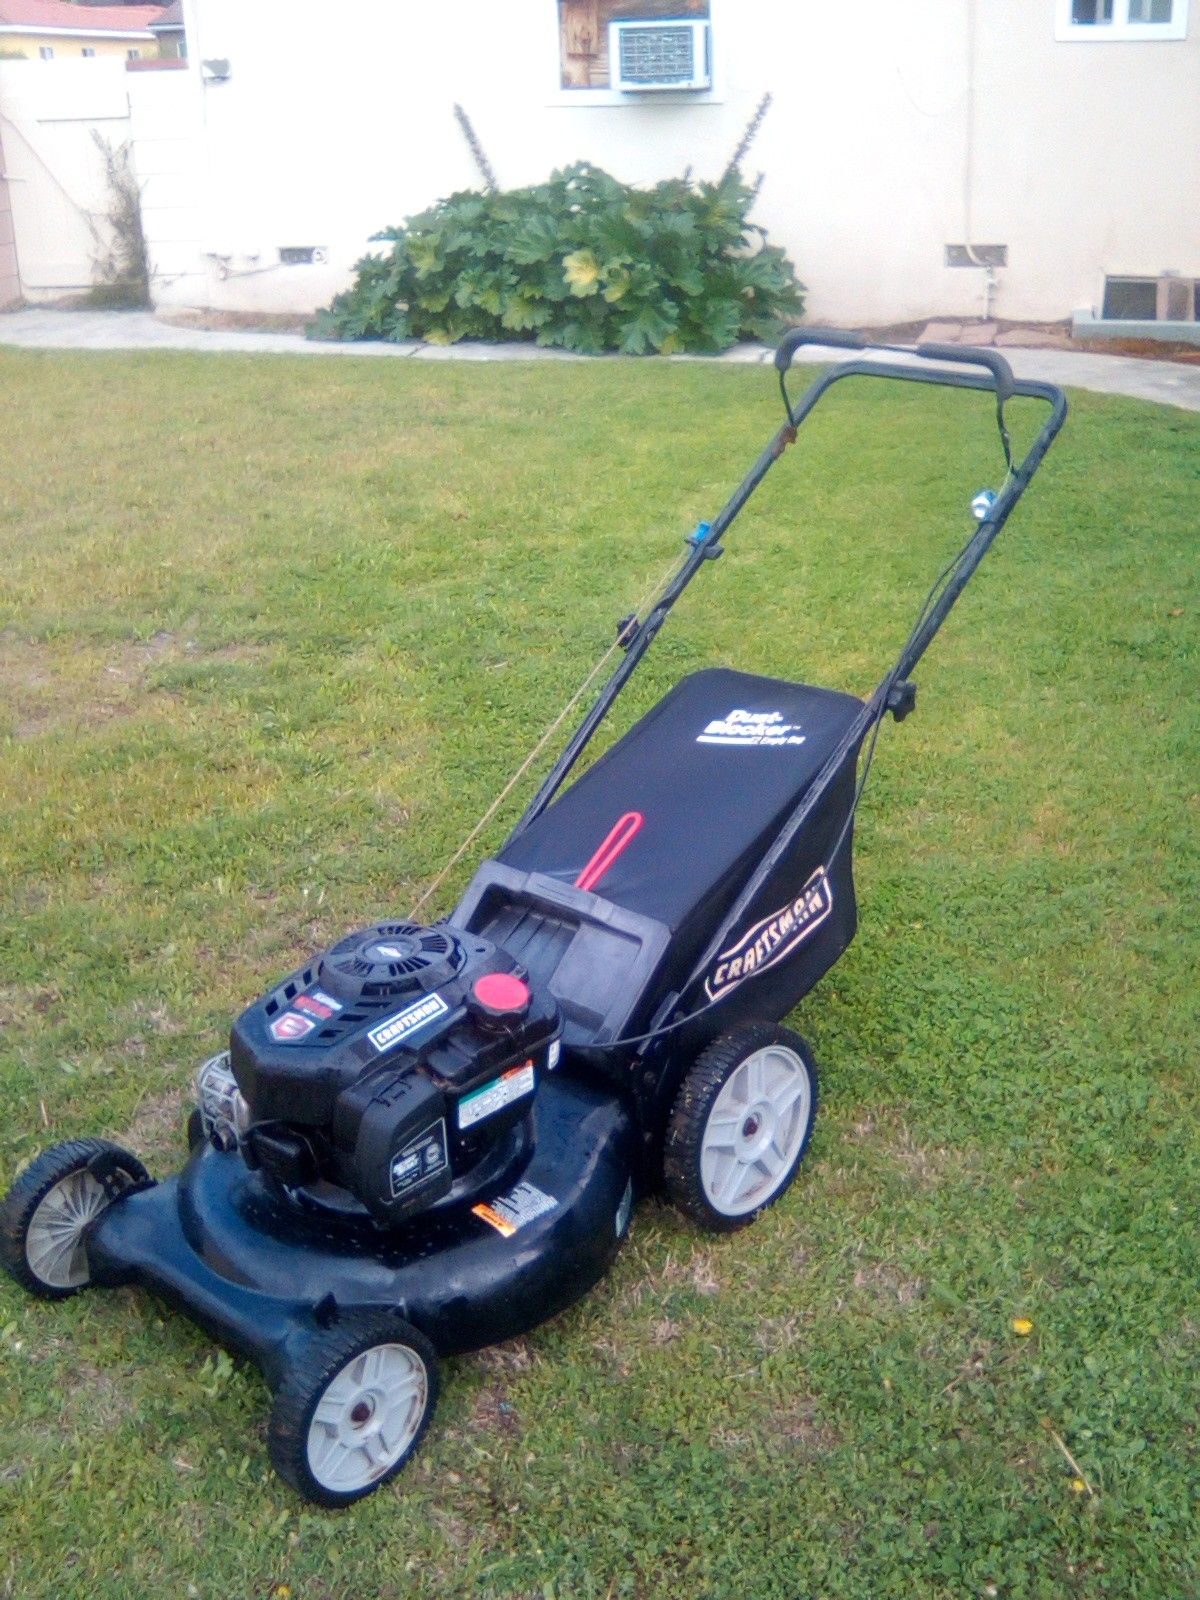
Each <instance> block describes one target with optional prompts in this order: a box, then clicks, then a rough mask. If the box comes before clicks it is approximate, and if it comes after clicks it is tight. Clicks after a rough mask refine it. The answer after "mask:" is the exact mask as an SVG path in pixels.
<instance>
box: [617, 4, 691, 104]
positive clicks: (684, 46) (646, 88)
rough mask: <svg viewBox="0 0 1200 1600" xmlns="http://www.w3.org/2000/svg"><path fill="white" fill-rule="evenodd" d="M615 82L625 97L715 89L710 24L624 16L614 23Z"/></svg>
mask: <svg viewBox="0 0 1200 1600" xmlns="http://www.w3.org/2000/svg"><path fill="white" fill-rule="evenodd" d="M608 61H609V79H610V82H611V84H612V87H613V88H614V89H619V90H620V91H621V92H622V93H624V94H648V93H654V92H661V91H662V90H664V89H691V90H695V89H708V88H711V87H712V60H711V45H710V42H709V31H708V22H707V20H705V19H699V20H698V19H697V18H695V17H680V18H677V19H672V18H669V17H668V18H665V19H664V18H662V17H645V18H642V17H639V18H636V19H631V18H622V19H621V20H620V21H617V22H610V23H609V25H608Z"/></svg>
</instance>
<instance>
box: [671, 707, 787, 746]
mask: <svg viewBox="0 0 1200 1600" xmlns="http://www.w3.org/2000/svg"><path fill="white" fill-rule="evenodd" d="M804 739H805V735H804V734H802V733H801V732H800V724H799V723H798V722H786V721H785V720H784V716H783V712H782V711H741V710H737V709H735V710H733V711H727V712H726V713H725V715H724V716H723V717H716V718H714V720H713V721H712V722H710V723H708V724H707V725H706V727H705V729H704V732H703V733H698V734H697V735H696V743H697V744H732V745H752V746H759V745H774V746H775V747H777V748H778V747H779V746H780V745H789V744H792V745H795V744H803V743H804Z"/></svg>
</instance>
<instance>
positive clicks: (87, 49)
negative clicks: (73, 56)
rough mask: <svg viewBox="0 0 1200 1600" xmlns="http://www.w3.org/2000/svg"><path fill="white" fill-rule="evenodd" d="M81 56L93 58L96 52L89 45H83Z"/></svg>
mask: <svg viewBox="0 0 1200 1600" xmlns="http://www.w3.org/2000/svg"><path fill="white" fill-rule="evenodd" d="M82 54H83V55H85V56H94V55H95V54H96V52H95V51H94V50H93V49H92V47H91V45H90V44H85V45H84V47H83V51H82Z"/></svg>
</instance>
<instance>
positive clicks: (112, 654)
mask: <svg viewBox="0 0 1200 1600" xmlns="http://www.w3.org/2000/svg"><path fill="white" fill-rule="evenodd" d="M88 653H89V652H88V650H87V648H86V647H83V648H74V649H73V648H72V646H71V644H70V643H69V642H58V643H55V644H54V645H49V644H46V643H44V642H43V641H41V640H35V639H22V638H19V637H18V636H17V635H16V634H14V633H13V632H11V630H8V631H5V632H3V633H0V707H3V708H6V709H7V710H8V711H9V714H10V717H11V725H12V729H13V732H14V733H15V735H16V737H17V738H18V739H35V738H39V737H41V736H42V735H44V734H47V733H52V732H55V731H57V730H59V729H64V728H66V729H78V728H97V727H103V726H104V725H105V724H106V723H108V722H112V721H115V720H117V719H119V718H123V717H130V716H133V715H135V714H136V713H137V712H138V711H140V710H143V709H144V708H145V705H146V701H147V697H148V696H149V695H150V694H152V693H153V694H156V695H157V694H159V693H160V692H163V691H160V690H159V689H158V688H157V687H156V686H154V685H153V684H152V682H151V675H152V673H153V672H154V670H155V669H156V668H158V667H161V666H165V665H173V664H175V663H178V662H182V661H197V662H244V661H256V660H261V659H262V657H263V656H264V655H266V654H267V650H266V648H265V647H264V646H262V645H258V644H241V643H233V644H225V645H219V646H217V648H216V649H213V650H204V649H202V648H201V646H200V645H199V644H198V643H197V641H196V640H195V639H191V638H188V637H187V636H186V635H184V634H179V633H171V632H168V631H167V630H166V629H163V628H160V629H159V630H158V632H157V633H154V634H152V635H151V636H150V638H148V639H135V640H130V641H128V642H126V643H124V644H120V645H118V646H115V647H114V648H111V649H107V650H104V651H102V652H97V653H96V663H95V665H94V666H93V667H91V668H90V669H88V668H86V667H84V668H82V670H81V660H86V657H87V655H88Z"/></svg>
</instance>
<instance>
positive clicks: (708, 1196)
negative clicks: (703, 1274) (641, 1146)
mask: <svg viewBox="0 0 1200 1600" xmlns="http://www.w3.org/2000/svg"><path fill="white" fill-rule="evenodd" d="M817 1095H818V1086H817V1067H816V1062H815V1061H814V1060H813V1056H812V1051H811V1050H810V1049H809V1047H808V1045H807V1044H806V1043H805V1041H804V1040H803V1039H802V1038H801V1037H800V1035H799V1034H798V1033H793V1032H792V1031H791V1029H790V1028H780V1027H777V1026H775V1025H774V1024H772V1023H764V1022H754V1023H748V1024H746V1025H745V1026H744V1027H740V1028H734V1029H732V1030H731V1031H730V1032H729V1033H723V1034H721V1035H720V1037H719V1038H716V1039H714V1040H713V1042H712V1043H711V1044H710V1045H708V1046H707V1047H706V1048H705V1049H704V1050H703V1051H701V1053H700V1055H699V1056H697V1058H696V1060H695V1062H694V1063H693V1064H692V1066H691V1067H690V1068H689V1069H688V1072H687V1074H686V1076H685V1077H684V1080H683V1082H682V1084H681V1085H680V1088H679V1093H678V1094H677V1095H676V1097H675V1104H674V1106H673V1107H672V1110H671V1115H670V1119H669V1120H668V1123H667V1137H666V1143H665V1146H664V1150H663V1178H664V1182H665V1185H666V1190H667V1194H668V1195H669V1197H670V1198H671V1200H672V1201H673V1202H674V1203H675V1205H677V1206H678V1207H679V1209H680V1210H681V1211H683V1212H684V1213H685V1214H686V1215H687V1216H689V1217H690V1218H691V1219H692V1221H693V1222H696V1223H698V1224H699V1225H700V1227H702V1228H705V1229H707V1230H708V1231H710V1232H712V1233H732V1232H734V1231H735V1230H736V1229H738V1228H744V1227H746V1226H747V1224H749V1223H751V1222H753V1221H754V1219H755V1217H757V1216H758V1214H759V1212H761V1211H764V1210H765V1209H766V1208H767V1206H770V1205H774V1203H775V1201H776V1200H778V1199H779V1197H780V1195H782V1194H784V1193H785V1192H786V1190H787V1188H788V1186H789V1185H790V1184H791V1182H792V1180H793V1178H794V1177H795V1176H796V1172H797V1169H798V1168H799V1166H800V1163H801V1161H802V1160H803V1159H804V1152H805V1151H806V1150H807V1149H808V1143H809V1140H810V1139H811V1138H812V1130H813V1123H814V1122H815V1120H816V1115H817Z"/></svg>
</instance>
